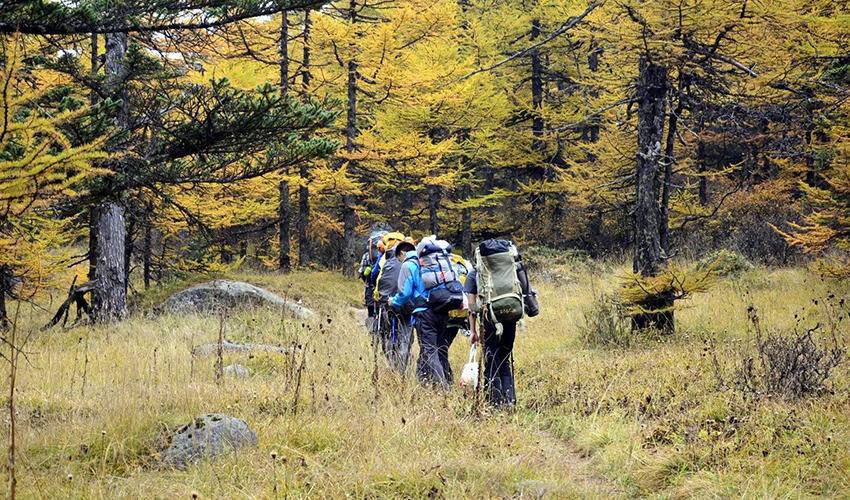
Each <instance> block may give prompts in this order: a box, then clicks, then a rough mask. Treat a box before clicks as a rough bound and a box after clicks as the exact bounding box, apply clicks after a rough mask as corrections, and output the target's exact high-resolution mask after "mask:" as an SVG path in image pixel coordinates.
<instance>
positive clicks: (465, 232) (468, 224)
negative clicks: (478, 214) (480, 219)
mask: <svg viewBox="0 0 850 500" xmlns="http://www.w3.org/2000/svg"><path fill="white" fill-rule="evenodd" d="M461 224H462V228H461V233H460V244H461V247H462V248H463V256H464V257H465V258H467V259H470V258H472V253H473V249H472V209H471V208H464V209H463V211H462V212H461Z"/></svg>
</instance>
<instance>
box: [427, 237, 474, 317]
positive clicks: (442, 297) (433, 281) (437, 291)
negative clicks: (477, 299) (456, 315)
mask: <svg viewBox="0 0 850 500" xmlns="http://www.w3.org/2000/svg"><path fill="white" fill-rule="evenodd" d="M419 268H420V273H421V275H422V283H423V284H424V285H425V290H426V292H428V293H427V296H428V303H427V305H428V307H429V308H430V309H432V310H434V311H437V312H443V311H453V310H455V309H461V308H462V307H463V297H464V294H463V285H462V284H461V282H460V280H459V279H458V276H457V273H455V269H454V264H453V263H452V258H451V246H450V245H448V244H446V243H445V242H443V241H435V242H433V243H430V242H429V243H427V244H426V245H424V247H423V248H422V249H421V250H420V251H419Z"/></svg>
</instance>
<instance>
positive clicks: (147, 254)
mask: <svg viewBox="0 0 850 500" xmlns="http://www.w3.org/2000/svg"><path fill="white" fill-rule="evenodd" d="M151 212H153V207H152V206H151V205H148V206H147V208H146V210H145V220H144V224H145V227H144V231H145V232H144V236H143V238H142V280H143V281H144V284H145V290H148V289H149V288H150V287H151V252H152V249H151V231H152V230H153V228H152V227H151V226H152V225H153V221H152V219H153V217H152V216H151Z"/></svg>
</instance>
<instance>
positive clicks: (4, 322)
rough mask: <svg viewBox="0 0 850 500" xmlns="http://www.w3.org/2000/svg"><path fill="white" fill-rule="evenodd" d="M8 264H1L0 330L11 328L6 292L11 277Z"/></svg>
mask: <svg viewBox="0 0 850 500" xmlns="http://www.w3.org/2000/svg"><path fill="white" fill-rule="evenodd" d="M10 278H11V277H10V276H9V272H8V267H7V266H0V331H5V330H6V329H7V328H9V313H8V311H7V310H6V292H8V289H9V284H10V281H11V279H10Z"/></svg>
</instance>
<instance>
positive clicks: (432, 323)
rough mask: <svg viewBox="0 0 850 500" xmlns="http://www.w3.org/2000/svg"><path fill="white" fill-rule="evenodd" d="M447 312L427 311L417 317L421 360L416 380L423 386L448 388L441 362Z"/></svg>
mask: <svg viewBox="0 0 850 500" xmlns="http://www.w3.org/2000/svg"><path fill="white" fill-rule="evenodd" d="M448 322H449V315H448V313H447V312H442V313H438V312H435V311H433V310H431V309H426V310H425V311H422V312H420V313H418V314H417V315H416V335H417V337H418V338H419V360H418V361H417V362H416V380H418V381H419V382H420V383H423V384H433V385H437V386H440V387H448V386H449V382H448V379H446V372H445V370H444V369H443V364H442V363H441V362H440V346H442V345H444V344H445V336H446V325H447V324H448Z"/></svg>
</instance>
